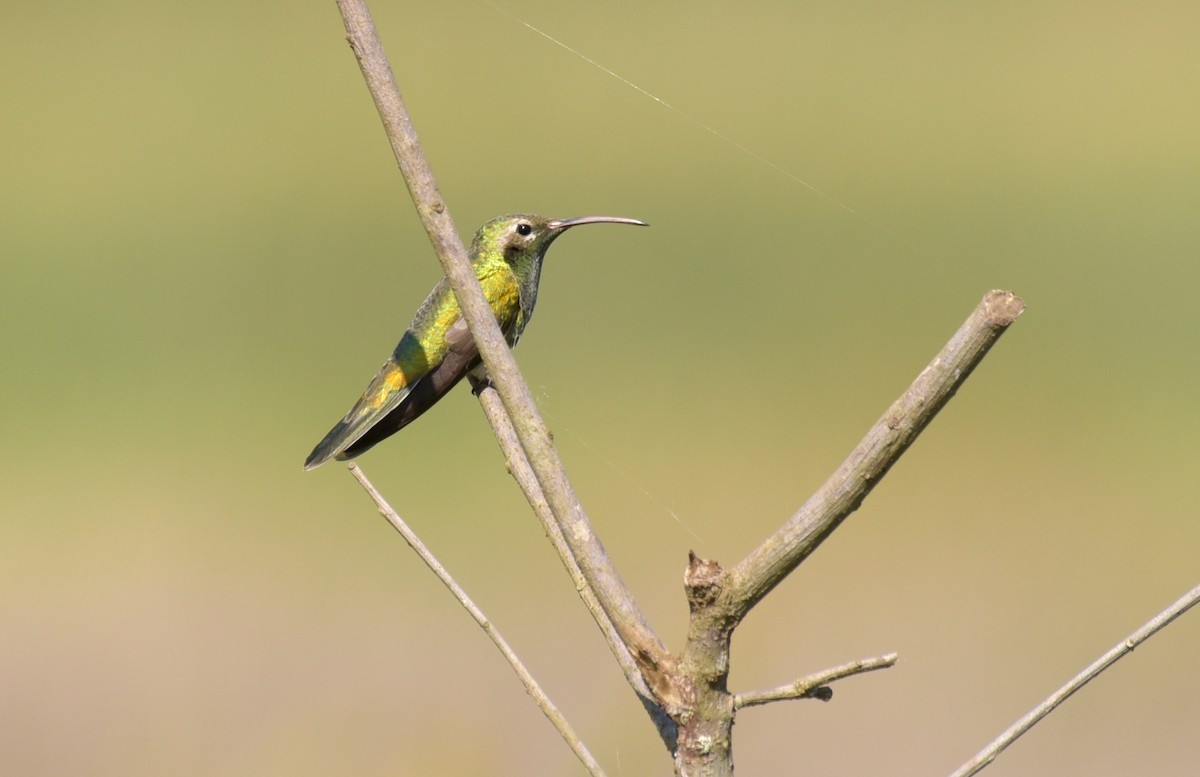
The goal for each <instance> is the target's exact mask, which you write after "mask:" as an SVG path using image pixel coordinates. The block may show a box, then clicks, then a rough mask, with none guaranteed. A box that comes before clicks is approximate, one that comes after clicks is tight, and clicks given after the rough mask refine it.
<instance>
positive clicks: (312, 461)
mask: <svg viewBox="0 0 1200 777" xmlns="http://www.w3.org/2000/svg"><path fill="white" fill-rule="evenodd" d="M604 222H611V223H614V224H637V225H639V226H643V227H644V226H646V222H644V221H638V220H637V219H625V218H617V217H614V216H583V217H580V218H574V219H548V218H544V217H542V216H535V215H533V214H524V213H516V214H512V215H508V216H501V217H499V218H495V219H492V220H491V221H489V222H488V223H486V224H484V225H483V226H482V227H480V228H479V231H478V232H477V233H475V239H474V240H473V241H472V242H471V251H470V257H471V264H472V266H473V267H474V268H475V277H477V278H479V283H480V284H481V285H482V286H483V293H484V296H486V297H487V300H488V303H489V304H490V305H491V306H492V311H493V312H494V313H495V314H496V323H498V324H499V325H500V331H501V332H503V333H504V339H505V340H507V341H508V345H509V347H510V348H511V347H513V346H515V345H516V344H517V340H519V339H521V333H522V332H523V331H525V325H526V324H528V323H529V317H530V316H532V315H533V306H534V304H535V303H536V302H537V293H538V281H539V280H540V279H541V274H542V259H544V258H545V256H546V249H547V248H549V247H550V244H551V243H553V242H554V239H555V238H557V237H558V236H559V235H561V234H562V233H563V232H565V231H567V230H568V229H570V228H571V227H576V226H579V225H580V224H599V223H604ZM483 372H484V368H483V364H482V362H481V361H480V357H479V349H478V348H476V347H475V340H474V338H472V337H471V332H470V331H469V330H468V329H467V322H466V320H464V319H463V317H462V313H461V311H460V310H459V307H458V300H457V299H455V297H454V292H453V291H452V290H451V288H450V283H449V281H447V280H446V279H445V278H442V280H441V281H440V282H439V283H438V285H437V286H434V287H433V291H432V292H430V294H429V296H428V297H427V298H426V299H425V302H424V303H423V304H422V305H421V307H420V309H419V310H417V315H416V316H414V317H413V322H412V324H410V325H409V327H408V331H406V332H405V333H404V336H403V337H401V338H400V343H399V345H397V346H396V350H394V351H393V352H392V355H391V357H389V358H388V360H387V361H386V362H384V363H383V367H382V368H380V370H379V374H378V375H376V376H375V379H374V380H372V381H371V384H370V385H369V386H367V390H366V391H365V392H364V393H363V395H362V398H361V399H359V400H358V402H357V403H356V404H355V405H354V407H353V408H351V409H350V412H349V413H347V414H346V417H345V418H343V419H342V420H341V421H339V422H338V424H337V426H335V427H333V428H332V429H330V430H329V434H327V435H325V439H324V440H321V442H319V443H317V447H315V448H313V452H312V453H310V454H308V459H307V460H305V462H304V468H305V469H312V468H313V467H317V466H319V465H321V464H323V463H325V462H326V461H328V460H329V459H331V458H337V459H352V458H354V457H355V456H357V455H359V454H360V453H363V452H364V451H366V450H368V449H370V448H371V447H372V446H373V445H375V444H376V443H378V442H380V441H382V440H383V439H385V438H387V437H390V436H391V435H393V434H395V433H396V432H398V431H400V430H401V429H402V428H404V427H405V426H406V425H408V424H409V423H411V422H412V421H413V420H414V419H415V418H416V417H417V416H419V415H421V414H422V413H424V412H425V411H426V410H428V409H429V408H430V407H432V406H433V405H434V404H435V403H436V402H437V401H438V400H439V399H441V398H442V397H443V396H445V394H446V392H447V391H449V390H450V389H452V388H454V385H455V384H456V383H458V382H459V381H460V380H462V379H463V378H464V377H466V375H467V374H468V373H473V375H474V376H475V377H478V378H482V377H483Z"/></svg>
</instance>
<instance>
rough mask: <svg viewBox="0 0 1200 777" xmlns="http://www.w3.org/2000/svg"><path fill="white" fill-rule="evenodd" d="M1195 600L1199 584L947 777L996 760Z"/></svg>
mask: <svg viewBox="0 0 1200 777" xmlns="http://www.w3.org/2000/svg"><path fill="white" fill-rule="evenodd" d="M1197 602H1200V585H1198V586H1196V587H1195V588H1193V589H1192V590H1190V591H1188V592H1187V593H1186V594H1184V595H1183V596H1182V597H1181V598H1180V599H1179V600H1177V601H1176V602H1175V603H1174V604H1172V605H1171V606H1170V607H1168V608H1167V609H1165V610H1163V611H1162V612H1160V613H1159V614H1158V615H1155V616H1154V617H1153V618H1151V619H1150V620H1149V621H1148V622H1147V623H1146V624H1145V625H1144V626H1142V627H1141V628H1140V629H1138V630H1137V631H1135V632H1133V633H1132V634H1130V635H1129V636H1128V637H1126V638H1125V639H1124V640H1123V641H1122V642H1120V643H1119V644H1118V645H1116V646H1114V647H1113V649H1112V650H1110V651H1108V652H1107V653H1105V654H1104V655H1102V656H1100V658H1098V659H1096V661H1095V662H1094V663H1092V665H1091V666H1089V667H1088V668H1087V669H1084V670H1083V671H1082V672H1080V673H1079V674H1077V675H1075V676H1074V677H1072V678H1071V680H1070V682H1068V683H1067V684H1066V685H1064V686H1063V687H1061V688H1059V689H1058V690H1057V691H1055V692H1054V693H1052V694H1050V697H1049V698H1047V699H1046V700H1045V701H1043V702H1042V703H1041V704H1039V705H1038V706H1036V707H1034V708H1033V709H1032V710H1030V711H1029V712H1028V713H1026V714H1025V715H1024V716H1023V717H1022V718H1021V719H1020V720H1018V721H1017V722H1016V723H1014V724H1012V726H1011V727H1009V729H1008V730H1007V731H1005V732H1004V733H1003V734H1001V735H1000V736H998V737H996V739H995V740H993V741H992V743H991V744H989V745H988V746H987V747H985V748H984V749H983V750H981V751H979V753H978V754H977V755H976V756H975V757H974V758H972V759H971V760H970V761H968V762H966V763H965V764H963V765H962V766H960V767H959V768H958V770H957V771H956V772H954V773H953V774H952V775H951V776H950V777H969V775H972V774H976V773H978V772H979V771H981V770H982V769H983V768H984V767H985V766H987V765H988V764H990V763H991V762H992V761H994V760H996V756H998V755H1000V753H1001V752H1002V751H1003V750H1004V749H1005V748H1007V747H1008V746H1009V745H1011V744H1012V743H1013V742H1015V741H1017V738H1018V737H1020V736H1021V735H1022V734H1024V733H1025V732H1026V731H1028V730H1029V729H1031V728H1033V727H1034V726H1036V725H1037V724H1038V723H1039V722H1040V721H1041V720H1042V718H1044V717H1046V716H1047V715H1049V714H1050V713H1051V712H1053V711H1054V709H1055V708H1056V707H1058V705H1060V704H1062V703H1063V702H1064V701H1066V700H1067V699H1069V698H1071V695H1072V694H1074V693H1075V692H1076V691H1078V690H1079V689H1080V688H1082V687H1083V686H1085V685H1087V684H1088V683H1089V682H1091V681H1092V680H1093V679H1095V678H1096V676H1097V675H1099V674H1100V673H1101V672H1103V671H1104V670H1105V669H1108V668H1109V667H1110V666H1112V665H1113V664H1115V663H1116V662H1117V661H1119V660H1120V659H1122V658H1124V657H1125V656H1126V655H1128V654H1130V653H1132V652H1133V649H1134V648H1135V647H1137V646H1138V645H1140V644H1142V643H1143V642H1145V641H1146V640H1148V639H1150V638H1151V637H1153V636H1154V635H1155V634H1157V633H1158V632H1159V631H1161V630H1162V629H1163V628H1165V627H1166V626H1167V624H1169V623H1170V622H1171V621H1173V620H1175V619H1176V618H1178V617H1179V616H1180V615H1183V614H1184V613H1185V612H1187V611H1188V610H1189V609H1191V608H1192V607H1193V606H1195V605H1196V603H1197Z"/></svg>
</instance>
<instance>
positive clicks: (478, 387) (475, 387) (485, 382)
mask: <svg viewBox="0 0 1200 777" xmlns="http://www.w3.org/2000/svg"><path fill="white" fill-rule="evenodd" d="M467 380H469V381H471V393H472V394H474V395H475V396H479V395H480V394H482V393H483V390H484V389H486V388H490V387H491V385H492V379H491V378H489V377H488V376H487V375H484V376H483V377H482V378H477V377H475V376H474V375H472V374H470V373H468V374H467Z"/></svg>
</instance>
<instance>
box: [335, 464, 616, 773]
mask: <svg viewBox="0 0 1200 777" xmlns="http://www.w3.org/2000/svg"><path fill="white" fill-rule="evenodd" d="M348 466H349V468H350V474H352V475H354V477H355V479H356V480H358V483H359V485H361V486H362V487H363V489H364V490H365V491H366V492H367V494H368V495H369V496H370V497H371V499H372V501H374V502H375V506H376V507H377V508H379V514H380V515H382V516H383V517H384V518H385V519H386V520H387V522H388V523H390V524H391V525H392V527H393V528H394V529H395V530H396V531H397V532H399V533H400V536H401V537H403V538H404V541H405V542H407V543H408V546H409V547H410V548H412V549H413V550H414V551H416V553H417V555H418V556H420V557H421V560H422V561H424V562H425V566H427V567H429V569H430V570H431V571H432V572H433V574H435V575H437V578H438V580H441V581H442V584H443V585H445V586H446V587H447V588H449V589H450V593H452V594H454V598H455V599H457V600H458V603H459V604H461V605H462V606H463V609H465V610H466V611H467V612H468V613H470V615H471V617H472V618H474V619H475V622H476V623H478V624H479V625H480V627H482V628H483V631H484V633H485V634H487V635H488V639H490V640H491V641H492V642H493V643H495V645H496V647H497V648H498V649H499V650H500V652H501V653H502V654H503V655H504V658H505V660H507V661H508V663H509V665H510V666H511V667H512V668H513V671H514V672H516V673H517V677H518V678H520V680H521V684H522V685H524V686H525V692H526V693H528V694H529V696H530V698H532V699H533V701H534V703H535V704H537V706H538V708H539V709H541V711H542V714H544V715H545V716H546V719H547V720H549V721H550V723H551V725H553V726H554V728H555V729H556V730H557V731H558V733H559V735H560V736H561V737H562V738H563V740H564V741H565V742H566V743H567V746H568V747H570V748H571V751H572V752H574V753H575V755H576V757H578V758H579V760H580V761H581V762H582V763H583V766H584V768H586V769H587V770H588V773H589V774H591V775H593V776H594V777H604V770H603V769H601V768H600V764H599V763H597V762H596V759H595V758H593V757H592V754H591V753H590V752H588V749H587V746H586V745H584V744H583V740H581V739H580V738H579V735H578V734H576V733H575V731H574V729H572V728H571V724H570V723H568V722H567V719H566V718H565V717H563V714H562V713H561V712H559V710H558V707H556V706H555V705H554V702H552V701H551V700H550V697H549V696H547V695H546V692H545V691H543V690H542V688H541V686H540V685H538V682H537V680H535V679H534V678H533V675H531V674H530V673H529V670H528V669H526V668H525V665H524V664H523V663H521V659H520V658H519V657H518V656H517V654H516V653H515V652H513V649H512V647H510V646H509V644H508V641H507V640H505V639H504V637H503V636H502V635H501V634H500V631H499V630H498V629H497V628H496V627H495V626H494V625H493V624H492V622H491V621H490V620H488V618H487V616H486V615H484V614H483V611H482V610H480V609H479V607H477V606H476V605H475V602H473V601H471V597H469V596H468V595H467V592H466V591H464V590H463V588H462V586H460V585H459V584H458V582H457V581H456V580H455V579H454V578H453V577H451V576H450V573H449V572H447V571H446V568H445V567H443V566H442V564H441V562H439V561H438V560H437V557H435V556H434V555H433V552H432V551H430V550H429V548H428V547H426V546H425V543H423V542H421V538H420V537H418V536H417V534H416V532H414V531H413V530H412V529H410V528H409V526H408V524H406V523H405V522H404V519H403V518H401V517H400V516H399V514H397V513H396V511H395V510H393V509H392V506H391V505H389V504H388V503H387V500H385V499H384V498H383V496H382V495H381V494H380V493H379V491H377V490H376V489H375V486H374V485H372V484H371V481H369V480H367V476H366V474H364V473H363V471H362V470H361V469H359V467H358V465H357V464H354V463H353V462H351V463H350V464H349V465H348Z"/></svg>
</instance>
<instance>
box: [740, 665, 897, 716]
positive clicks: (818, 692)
mask: <svg viewBox="0 0 1200 777" xmlns="http://www.w3.org/2000/svg"><path fill="white" fill-rule="evenodd" d="M899 657H900V654H899V653H888V654H887V655H885V656H878V657H877V658H863V659H861V660H858V661H851V662H850V663H848V664H842V665H841V666H835V667H833V668H831V669H826V670H824V671H822V672H816V673H815V674H810V675H808V676H807V677H801V678H800V679H799V680H797V681H796V682H794V683H789V684H787V685H781V686H779V687H778V688H772V689H771V690H769V691H752V692H750V693H739V694H737V695H736V696H734V697H733V708H734V710H739V709H741V708H743V707H754V706H756V705H759V704H769V703H771V702H773V701H785V700H787V699H819V700H821V701H829V700H830V699H832V698H833V689H832V688H830V687H829V684H830V683H833V682H836V681H838V680H842V679H845V678H847V677H853V676H854V675H856V674H863V673H864V672H874V671H876V670H878V669H888V668H890V667H893V666H895V665H896V661H897V659H899Z"/></svg>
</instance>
